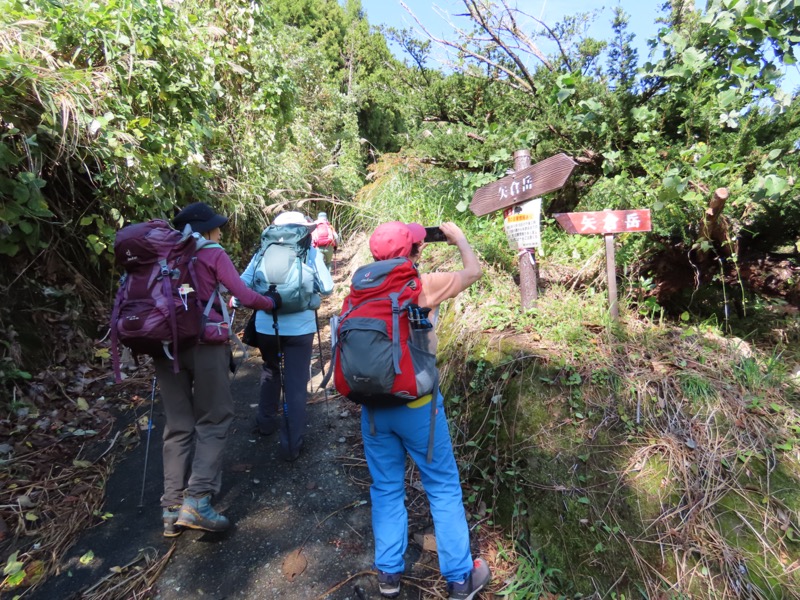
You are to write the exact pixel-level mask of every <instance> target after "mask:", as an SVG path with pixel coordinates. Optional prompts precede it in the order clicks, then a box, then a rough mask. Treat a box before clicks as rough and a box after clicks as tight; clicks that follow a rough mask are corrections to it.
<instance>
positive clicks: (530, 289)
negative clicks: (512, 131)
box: [469, 150, 575, 309]
mask: <svg viewBox="0 0 800 600" xmlns="http://www.w3.org/2000/svg"><path fill="white" fill-rule="evenodd" d="M574 168H575V161H573V160H572V159H571V158H570V157H569V156H567V155H566V154H556V155H555V156H551V157H550V158H546V159H545V160H543V161H541V162H538V163H536V164H535V165H531V153H530V151H529V150H517V151H516V152H514V172H513V173H512V174H511V175H508V176H506V177H503V178H502V179H498V180H497V181H495V182H493V183H490V184H488V185H485V186H483V187H481V188H478V189H477V190H476V191H475V194H474V195H473V196H472V202H470V205H469V208H470V210H471V211H472V212H473V213H475V215H477V216H479V217H480V216H483V215H487V214H489V213H491V212H494V211H497V210H502V209H504V208H508V207H510V206H514V205H515V204H519V203H520V202H524V201H525V200H530V199H532V198H538V197H539V196H542V195H543V194H547V193H548V192H553V191H555V190H557V189H560V188H561V187H563V186H564V184H565V183H566V182H567V179H568V178H569V176H570V174H571V173H572V170H573V169H574ZM519 287H520V293H521V295H522V308H523V309H528V308H530V306H531V305H532V304H533V301H534V300H536V298H537V296H538V282H537V276H536V255H535V253H534V248H523V249H521V251H520V256H519Z"/></svg>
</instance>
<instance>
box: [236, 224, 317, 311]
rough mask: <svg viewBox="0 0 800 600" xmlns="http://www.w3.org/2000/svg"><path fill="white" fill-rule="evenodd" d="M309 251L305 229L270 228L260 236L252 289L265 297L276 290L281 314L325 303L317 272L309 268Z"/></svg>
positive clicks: (309, 237)
mask: <svg viewBox="0 0 800 600" xmlns="http://www.w3.org/2000/svg"><path fill="white" fill-rule="evenodd" d="M310 248H311V231H310V230H309V228H308V227H306V226H305V225H294V224H291V225H270V226H269V227H267V228H266V229H265V230H264V231H263V232H262V234H261V248H260V249H259V251H258V255H257V261H256V268H255V275H254V277H253V282H252V285H251V286H250V287H251V288H252V289H253V290H254V291H256V292H258V293H259V294H263V293H264V292H267V291H269V290H270V289H272V288H273V286H274V288H275V290H276V291H277V292H278V293H279V294H280V295H281V302H282V304H281V307H280V309H278V313H279V314H288V313H295V312H301V311H304V310H316V309H317V308H319V306H320V304H321V302H322V299H321V298H320V295H319V289H320V288H319V284H318V282H317V274H316V271H315V270H314V268H313V267H311V266H310V265H307V264H306V259H307V258H308V252H309V249H310Z"/></svg>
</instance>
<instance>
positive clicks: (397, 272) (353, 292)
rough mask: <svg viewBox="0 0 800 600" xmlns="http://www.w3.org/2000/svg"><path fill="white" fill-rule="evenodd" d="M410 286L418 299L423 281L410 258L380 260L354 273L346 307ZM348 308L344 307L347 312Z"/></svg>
mask: <svg viewBox="0 0 800 600" xmlns="http://www.w3.org/2000/svg"><path fill="white" fill-rule="evenodd" d="M406 287H408V289H409V290H410V293H411V295H412V298H413V299H414V300H416V298H417V297H418V296H419V293H420V292H421V291H422V282H421V280H420V278H419V272H418V271H417V267H416V266H414V263H413V262H412V261H411V259H410V258H403V257H401V258H391V259H389V260H379V261H377V262H374V263H370V264H368V265H364V266H362V267H359V268H358V269H357V270H356V272H355V273H354V274H353V279H352V282H351V284H350V294H349V296H348V297H347V298H345V307H347V306H348V304H349V306H351V307H352V306H356V305H358V304H360V303H361V302H363V301H364V300H367V299H369V298H373V297H380V296H388V294H389V293H392V292H399V291H400V290H402V289H405V288H406ZM345 310H346V309H343V312H345Z"/></svg>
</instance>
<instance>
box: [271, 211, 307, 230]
mask: <svg viewBox="0 0 800 600" xmlns="http://www.w3.org/2000/svg"><path fill="white" fill-rule="evenodd" d="M272 223H273V225H306V226H308V227H312V226H314V225H315V223H313V222H311V221H310V220H309V218H308V217H307V216H305V215H304V214H303V213H301V212H298V211H296V210H289V211H286V212H282V213H281V214H279V215H278V216H277V217H275V220H274V221H272Z"/></svg>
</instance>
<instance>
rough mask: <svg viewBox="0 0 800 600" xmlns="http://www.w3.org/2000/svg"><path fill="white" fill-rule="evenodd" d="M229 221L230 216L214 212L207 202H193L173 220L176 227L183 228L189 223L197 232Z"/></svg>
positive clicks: (205, 230)
mask: <svg viewBox="0 0 800 600" xmlns="http://www.w3.org/2000/svg"><path fill="white" fill-rule="evenodd" d="M227 222H228V217H226V216H224V215H219V214H217V213H216V212H214V209H213V208H211V207H210V206H209V205H208V204H206V203H205V202H193V203H192V204H190V205H189V206H187V207H186V208H184V209H183V210H182V211H181V212H179V213H178V214H177V215H176V216H175V218H174V219H173V220H172V223H173V225H175V228H176V229H180V230H183V228H184V227H186V226H187V225H189V226H191V228H192V231H194V232H195V233H205V232H207V231H211V230H212V229H215V228H217V227H222V226H223V225H225V223H227Z"/></svg>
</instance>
